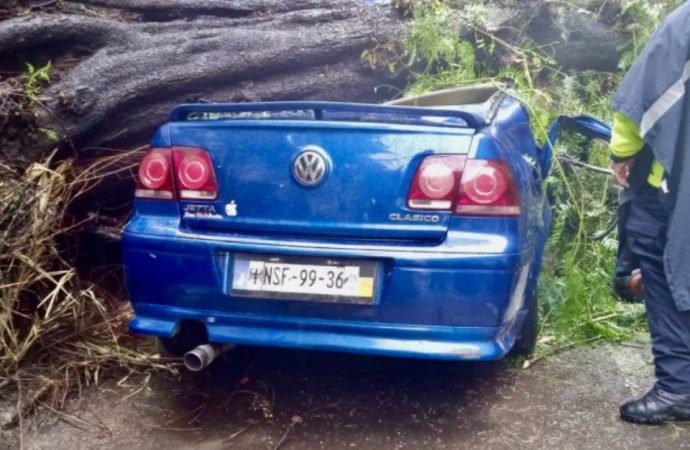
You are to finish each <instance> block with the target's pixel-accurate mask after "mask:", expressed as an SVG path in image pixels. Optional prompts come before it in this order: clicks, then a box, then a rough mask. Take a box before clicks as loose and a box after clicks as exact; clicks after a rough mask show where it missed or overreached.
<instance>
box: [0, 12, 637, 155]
mask: <svg viewBox="0 0 690 450" xmlns="http://www.w3.org/2000/svg"><path fill="white" fill-rule="evenodd" d="M17 2H18V4H20V5H24V6H25V9H24V10H22V11H23V16H22V17H18V18H14V19H9V20H5V21H1V22H0V158H2V159H4V160H8V159H9V160H10V161H17V160H18V161H20V162H21V161H25V162H28V161H32V160H35V159H36V158H37V157H39V156H40V155H42V154H43V153H45V152H46V151H47V150H50V149H52V148H54V147H55V146H56V145H60V146H62V147H63V148H64V147H69V146H72V147H73V148H76V149H80V148H84V147H89V146H116V147H121V146H127V145H135V144H141V143H144V142H146V140H147V137H148V135H150V133H151V132H152V130H153V128H154V127H155V126H156V125H157V124H159V123H161V122H163V121H164V120H165V118H166V116H167V114H168V112H169V111H170V109H171V108H172V106H174V105H175V104H177V103H181V102H195V101H229V102H234V101H259V100H300V99H318V100H347V101H365V102H372V101H373V102H375V101H379V100H384V99H386V98H390V97H392V96H394V95H395V94H397V93H398V92H399V88H402V87H403V86H404V84H405V78H404V75H405V72H404V71H400V72H398V73H390V72H389V71H388V70H387V69H385V68H380V69H375V68H371V67H369V66H368V65H367V64H366V63H365V62H364V61H362V59H361V54H362V52H363V51H364V50H365V49H371V48H374V47H376V45H377V44H380V43H386V42H388V41H390V40H392V39H395V38H397V37H400V36H401V35H402V33H403V31H404V29H405V26H406V22H405V20H404V18H403V17H402V16H401V15H399V14H396V13H394V8H391V7H390V5H385V4H384V5H381V4H380V3H381V2H372V1H368V0H340V1H337V2H333V1H328V0H290V1H280V0H203V1H202V0H58V1H45V0H14V3H15V4H16V3H17ZM27 2H28V3H27ZM555 4H556V3H555V2H552V1H549V0H527V1H525V2H513V1H511V0H499V1H494V2H488V1H487V4H486V6H487V8H488V12H487V14H486V15H487V21H488V23H487V31H488V32H490V33H492V34H495V35H496V36H497V37H499V38H501V39H504V40H505V41H509V42H510V43H511V44H513V45H515V46H521V45H524V44H525V43H528V44H529V45H532V46H534V47H539V48H540V49H541V50H543V51H547V52H549V53H551V54H552V55H553V56H554V58H555V60H556V61H557V62H558V63H559V65H560V66H561V68H563V69H566V70H568V69H571V70H585V69H594V70H611V71H613V70H615V69H616V64H617V62H618V57H619V56H620V52H621V51H622V50H623V49H624V48H625V45H624V44H625V43H626V39H627V37H626V36H625V35H623V34H621V33H620V32H619V31H616V30H615V26H612V25H611V24H609V23H605V21H602V20H601V19H600V17H598V16H596V15H594V14H593V13H591V12H589V11H587V10H585V9H582V8H579V7H577V6H567V7H566V6H563V4H562V3H558V4H557V5H559V6H557V7H554V5H555ZM0 9H2V7H0ZM0 16H1V15H0ZM465 31H466V32H467V33H465V34H467V35H468V36H472V35H473V34H474V32H473V31H472V30H470V29H468V30H465ZM460 32H461V33H463V30H460ZM499 56H500V55H499ZM494 57H496V56H494ZM47 61H51V62H52V63H53V66H54V68H53V70H52V74H51V78H52V80H51V84H50V86H49V87H46V88H45V89H44V90H43V91H42V92H41V94H40V98H38V99H31V100H30V101H26V102H25V104H26V105H29V106H31V108H30V109H31V110H32V113H31V114H28V115H27V114H26V113H25V112H22V113H21V114H19V115H18V116H20V118H19V119H18V118H17V117H14V116H12V115H11V114H10V116H11V117H10V116H8V114H7V111H6V109H7V108H6V106H3V105H5V104H6V102H5V100H4V99H6V98H16V92H15V91H16V87H17V81H16V78H17V77H14V78H15V80H14V81H13V80H11V79H8V77H7V75H6V74H8V73H10V74H12V73H14V74H15V75H16V74H17V73H19V72H21V71H24V70H25V66H24V64H25V62H32V63H34V65H37V66H40V65H42V64H44V63H46V62H47ZM508 62H510V59H508ZM499 64H500V63H499ZM3 74H5V75H3ZM3 77H4V78H3ZM23 82H26V80H23ZM390 85H392V86H393V87H395V88H397V89H393V90H387V89H378V90H377V87H385V86H389V87H390ZM8 93H9V94H8ZM12 95H14V96H15V97H12ZM3 108H5V110H3ZM3 114H5V115H4V116H3ZM15 115H16V114H15ZM13 120H14V121H15V122H16V123H15V124H14V126H13V125H12V121H13ZM8 121H9V122H10V125H7V122H8ZM8 130H9V131H8ZM56 137H57V139H58V143H56V142H55V138H56Z"/></svg>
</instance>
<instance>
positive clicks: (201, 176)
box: [173, 147, 218, 200]
mask: <svg viewBox="0 0 690 450" xmlns="http://www.w3.org/2000/svg"><path fill="white" fill-rule="evenodd" d="M173 161H174V163H175V179H176V182H177V189H178V191H179V194H180V198H181V199H186V200H215V199H216V197H217V196H218V184H217V183H216V175H215V172H214V170H213V165H212V164H211V158H210V157H209V155H208V152H206V151H205V150H201V149H198V148H185V147H175V148H173Z"/></svg>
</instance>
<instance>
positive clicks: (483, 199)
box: [455, 159, 520, 216]
mask: <svg viewBox="0 0 690 450" xmlns="http://www.w3.org/2000/svg"><path fill="white" fill-rule="evenodd" d="M455 213H456V214H460V215H465V216H517V215H520V199H519V197H518V191H517V186H516V184H515V180H514V179H513V175H512V173H511V172H510V170H509V169H508V166H506V164H505V163H504V162H503V161H492V160H489V161H487V160H480V159H470V160H468V161H467V164H466V165H465V169H464V170H463V172H462V179H461V181H460V195H459V196H458V200H457V203H456V205H455Z"/></svg>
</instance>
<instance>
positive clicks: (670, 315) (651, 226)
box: [626, 184, 690, 394]
mask: <svg viewBox="0 0 690 450" xmlns="http://www.w3.org/2000/svg"><path fill="white" fill-rule="evenodd" d="M664 201H665V195H664V194H663V193H661V192H660V190H659V189H655V188H653V187H652V186H650V185H648V184H645V186H644V187H643V188H641V189H640V191H639V193H638V194H637V196H636V197H635V198H634V199H633V200H632V202H631V205H630V215H629V217H628V220H627V224H626V230H627V234H628V236H627V238H628V242H629V244H630V249H631V250H632V252H633V253H634V255H635V257H636V259H637V261H638V262H639V264H640V269H642V279H643V280H644V285H645V306H646V308H647V321H648V323H649V330H650V332H651V335H652V353H653V354H654V367H655V371H656V377H657V386H658V387H659V388H661V389H663V390H665V391H668V392H672V393H676V394H690V311H686V312H680V311H678V309H677V308H676V305H675V302H674V301H673V297H672V296H671V291H670V289H669V285H668V281H667V280H666V274H665V271H664V259H663V257H664V249H665V248H666V245H673V242H670V243H667V242H666V231H667V229H668V216H669V212H668V208H667V207H666V205H665V203H664ZM688 232H690V230H688Z"/></svg>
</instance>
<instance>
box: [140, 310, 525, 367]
mask: <svg viewBox="0 0 690 450" xmlns="http://www.w3.org/2000/svg"><path fill="white" fill-rule="evenodd" d="M523 316H524V312H520V313H519V314H518V315H517V317H516V320H515V321H512V322H511V323H510V324H506V325H505V326H503V327H466V328H459V327H440V326H419V325H417V326H414V325H403V324H381V323H373V324H372V323H367V322H356V321H325V320H301V321H299V323H297V322H294V321H291V320H280V319H279V318H267V317H263V318H256V317H250V316H246V315H242V314H231V313H213V315H209V314H204V312H203V311H198V310H193V309H184V308H170V307H164V306H160V305H145V304H141V305H138V306H137V315H136V317H135V318H134V319H132V321H131V322H130V329H131V330H132V332H134V333H137V334H144V335H150V336H158V337H171V336H173V335H174V334H175V332H176V331H177V327H178V326H179V324H180V322H181V321H182V320H195V321H198V322H200V323H204V324H205V326H206V330H207V333H208V337H209V341H210V342H214V343H233V344H247V345H258V346H270V347H287V348H299V349H305V350H326V351H341V352H348V353H364V354H374V355H383V356H396V357H408V358H426V359H448V360H494V359H500V358H502V357H503V356H505V355H506V353H508V351H509V350H510V348H512V346H513V343H514V336H515V335H516V333H517V330H518V329H519V327H520V325H521V324H522V320H523Z"/></svg>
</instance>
